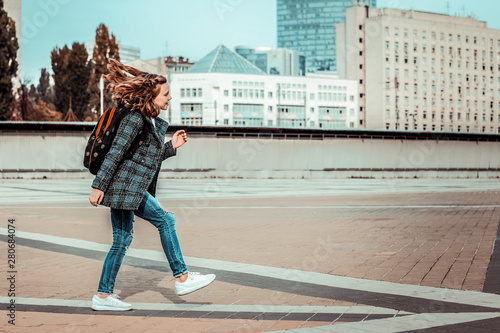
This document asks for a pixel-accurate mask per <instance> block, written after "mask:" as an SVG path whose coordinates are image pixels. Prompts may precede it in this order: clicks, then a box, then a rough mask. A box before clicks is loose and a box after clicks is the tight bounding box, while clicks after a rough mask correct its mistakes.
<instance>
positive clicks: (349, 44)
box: [337, 7, 500, 133]
mask: <svg viewBox="0 0 500 333" xmlns="http://www.w3.org/2000/svg"><path fill="white" fill-rule="evenodd" d="M337 41H338V49H337V51H338V53H337V59H338V61H339V67H338V68H339V76H340V77H341V78H346V79H352V80H357V81H358V86H359V87H358V90H359V109H358V115H359V125H360V127H364V128H370V129H390V130H395V129H398V130H399V129H402V130H419V131H449V132H481V133H499V126H500V124H499V110H500V30H493V29H488V27H487V25H486V22H480V21H476V20H475V19H473V18H465V17H454V16H448V15H442V14H433V13H427V12H418V11H408V10H398V9H376V8H368V9H367V8H363V7H351V8H348V9H347V18H346V23H345V24H338V25H337Z"/></svg>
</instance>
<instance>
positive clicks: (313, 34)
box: [277, 0, 376, 72]
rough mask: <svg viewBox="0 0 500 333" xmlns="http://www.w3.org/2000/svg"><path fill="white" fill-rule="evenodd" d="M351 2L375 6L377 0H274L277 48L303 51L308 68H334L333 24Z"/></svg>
mask: <svg viewBox="0 0 500 333" xmlns="http://www.w3.org/2000/svg"><path fill="white" fill-rule="evenodd" d="M353 4H356V5H367V6H373V7H375V6H376V0H277V21H278V27H277V28H278V47H284V48H289V49H294V50H297V51H301V52H303V53H304V54H305V56H306V59H307V70H308V71H312V72H315V71H335V70H336V68H337V63H336V60H335V57H336V52H335V48H336V42H335V39H336V34H335V24H336V23H340V22H345V10H346V8H347V7H349V6H352V5H353Z"/></svg>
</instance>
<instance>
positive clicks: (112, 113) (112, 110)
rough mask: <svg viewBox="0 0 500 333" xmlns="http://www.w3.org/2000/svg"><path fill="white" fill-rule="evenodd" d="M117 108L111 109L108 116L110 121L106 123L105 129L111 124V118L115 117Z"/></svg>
mask: <svg viewBox="0 0 500 333" xmlns="http://www.w3.org/2000/svg"><path fill="white" fill-rule="evenodd" d="M115 110H116V108H112V109H111V112H110V113H109V116H108V122H107V123H106V127H104V130H107V129H108V127H109V124H110V123H111V119H113V115H114V114H115Z"/></svg>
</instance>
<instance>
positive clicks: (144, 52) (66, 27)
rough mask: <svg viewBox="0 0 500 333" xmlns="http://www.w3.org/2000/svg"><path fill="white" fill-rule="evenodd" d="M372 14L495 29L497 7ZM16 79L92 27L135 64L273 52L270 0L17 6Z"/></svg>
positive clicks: (391, 2) (462, 4)
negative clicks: (471, 22)
mask: <svg viewBox="0 0 500 333" xmlns="http://www.w3.org/2000/svg"><path fill="white" fill-rule="evenodd" d="M377 7H388V8H401V9H414V10H422V11H429V12H436V13H442V14H448V13H449V14H451V15H460V16H463V14H464V13H465V14H466V15H470V14H474V15H475V17H476V18H477V19H478V20H481V21H486V22H487V23H488V27H490V28H494V29H500V22H498V20H496V18H497V17H496V16H497V15H498V13H500V1H498V0H453V1H446V0H419V1H403V0H377ZM21 22H22V23H21V24H22V29H21V30H22V56H21V66H22V73H21V76H22V78H23V79H25V80H29V81H31V82H32V83H35V84H36V83H37V82H38V79H39V77H40V70H41V68H43V67H45V68H48V69H49V70H50V52H51V51H52V49H54V48H55V47H63V46H64V45H68V46H70V47H71V44H73V42H79V43H87V42H89V41H91V40H93V39H94V38H95V30H96V28H97V26H98V25H99V24H100V23H104V24H106V26H107V27H108V29H109V30H110V32H111V33H113V34H114V35H115V36H116V37H117V39H118V40H119V41H120V42H121V43H123V44H125V45H130V46H136V47H140V48H141V58H142V59H145V60H147V59H152V58H156V57H159V56H165V55H171V56H184V57H185V58H189V59H190V60H191V61H197V60H199V59H201V58H202V57H203V56H205V55H206V54H208V53H209V52H210V51H212V50H213V49H214V48H216V47H217V45H219V44H224V45H226V46H227V47H229V48H233V47H234V46H237V45H246V46H271V47H275V46H277V37H276V0H183V1H172V0H143V1H137V0H85V1H84V0H22V20H21Z"/></svg>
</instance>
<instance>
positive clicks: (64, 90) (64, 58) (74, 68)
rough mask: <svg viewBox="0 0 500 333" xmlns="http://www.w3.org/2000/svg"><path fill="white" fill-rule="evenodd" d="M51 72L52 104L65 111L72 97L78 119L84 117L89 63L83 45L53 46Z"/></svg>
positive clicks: (86, 102) (87, 96) (87, 99)
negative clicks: (52, 82) (52, 85)
mask: <svg viewBox="0 0 500 333" xmlns="http://www.w3.org/2000/svg"><path fill="white" fill-rule="evenodd" d="M51 62H52V72H53V73H54V74H53V78H54V104H55V106H56V109H57V110H58V111H60V112H62V113H66V112H67V111H68V109H69V98H70V96H71V99H72V109H73V112H74V113H75V115H76V116H77V118H78V119H80V120H81V119H84V113H85V110H86V109H87V106H88V102H89V93H88V91H87V88H88V86H89V78H90V69H91V67H90V63H89V61H88V53H87V50H86V49H85V46H84V45H83V44H80V43H73V45H72V48H71V49H69V48H68V46H66V45H65V46H64V47H63V48H61V49H59V48H55V49H54V50H52V53H51Z"/></svg>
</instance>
